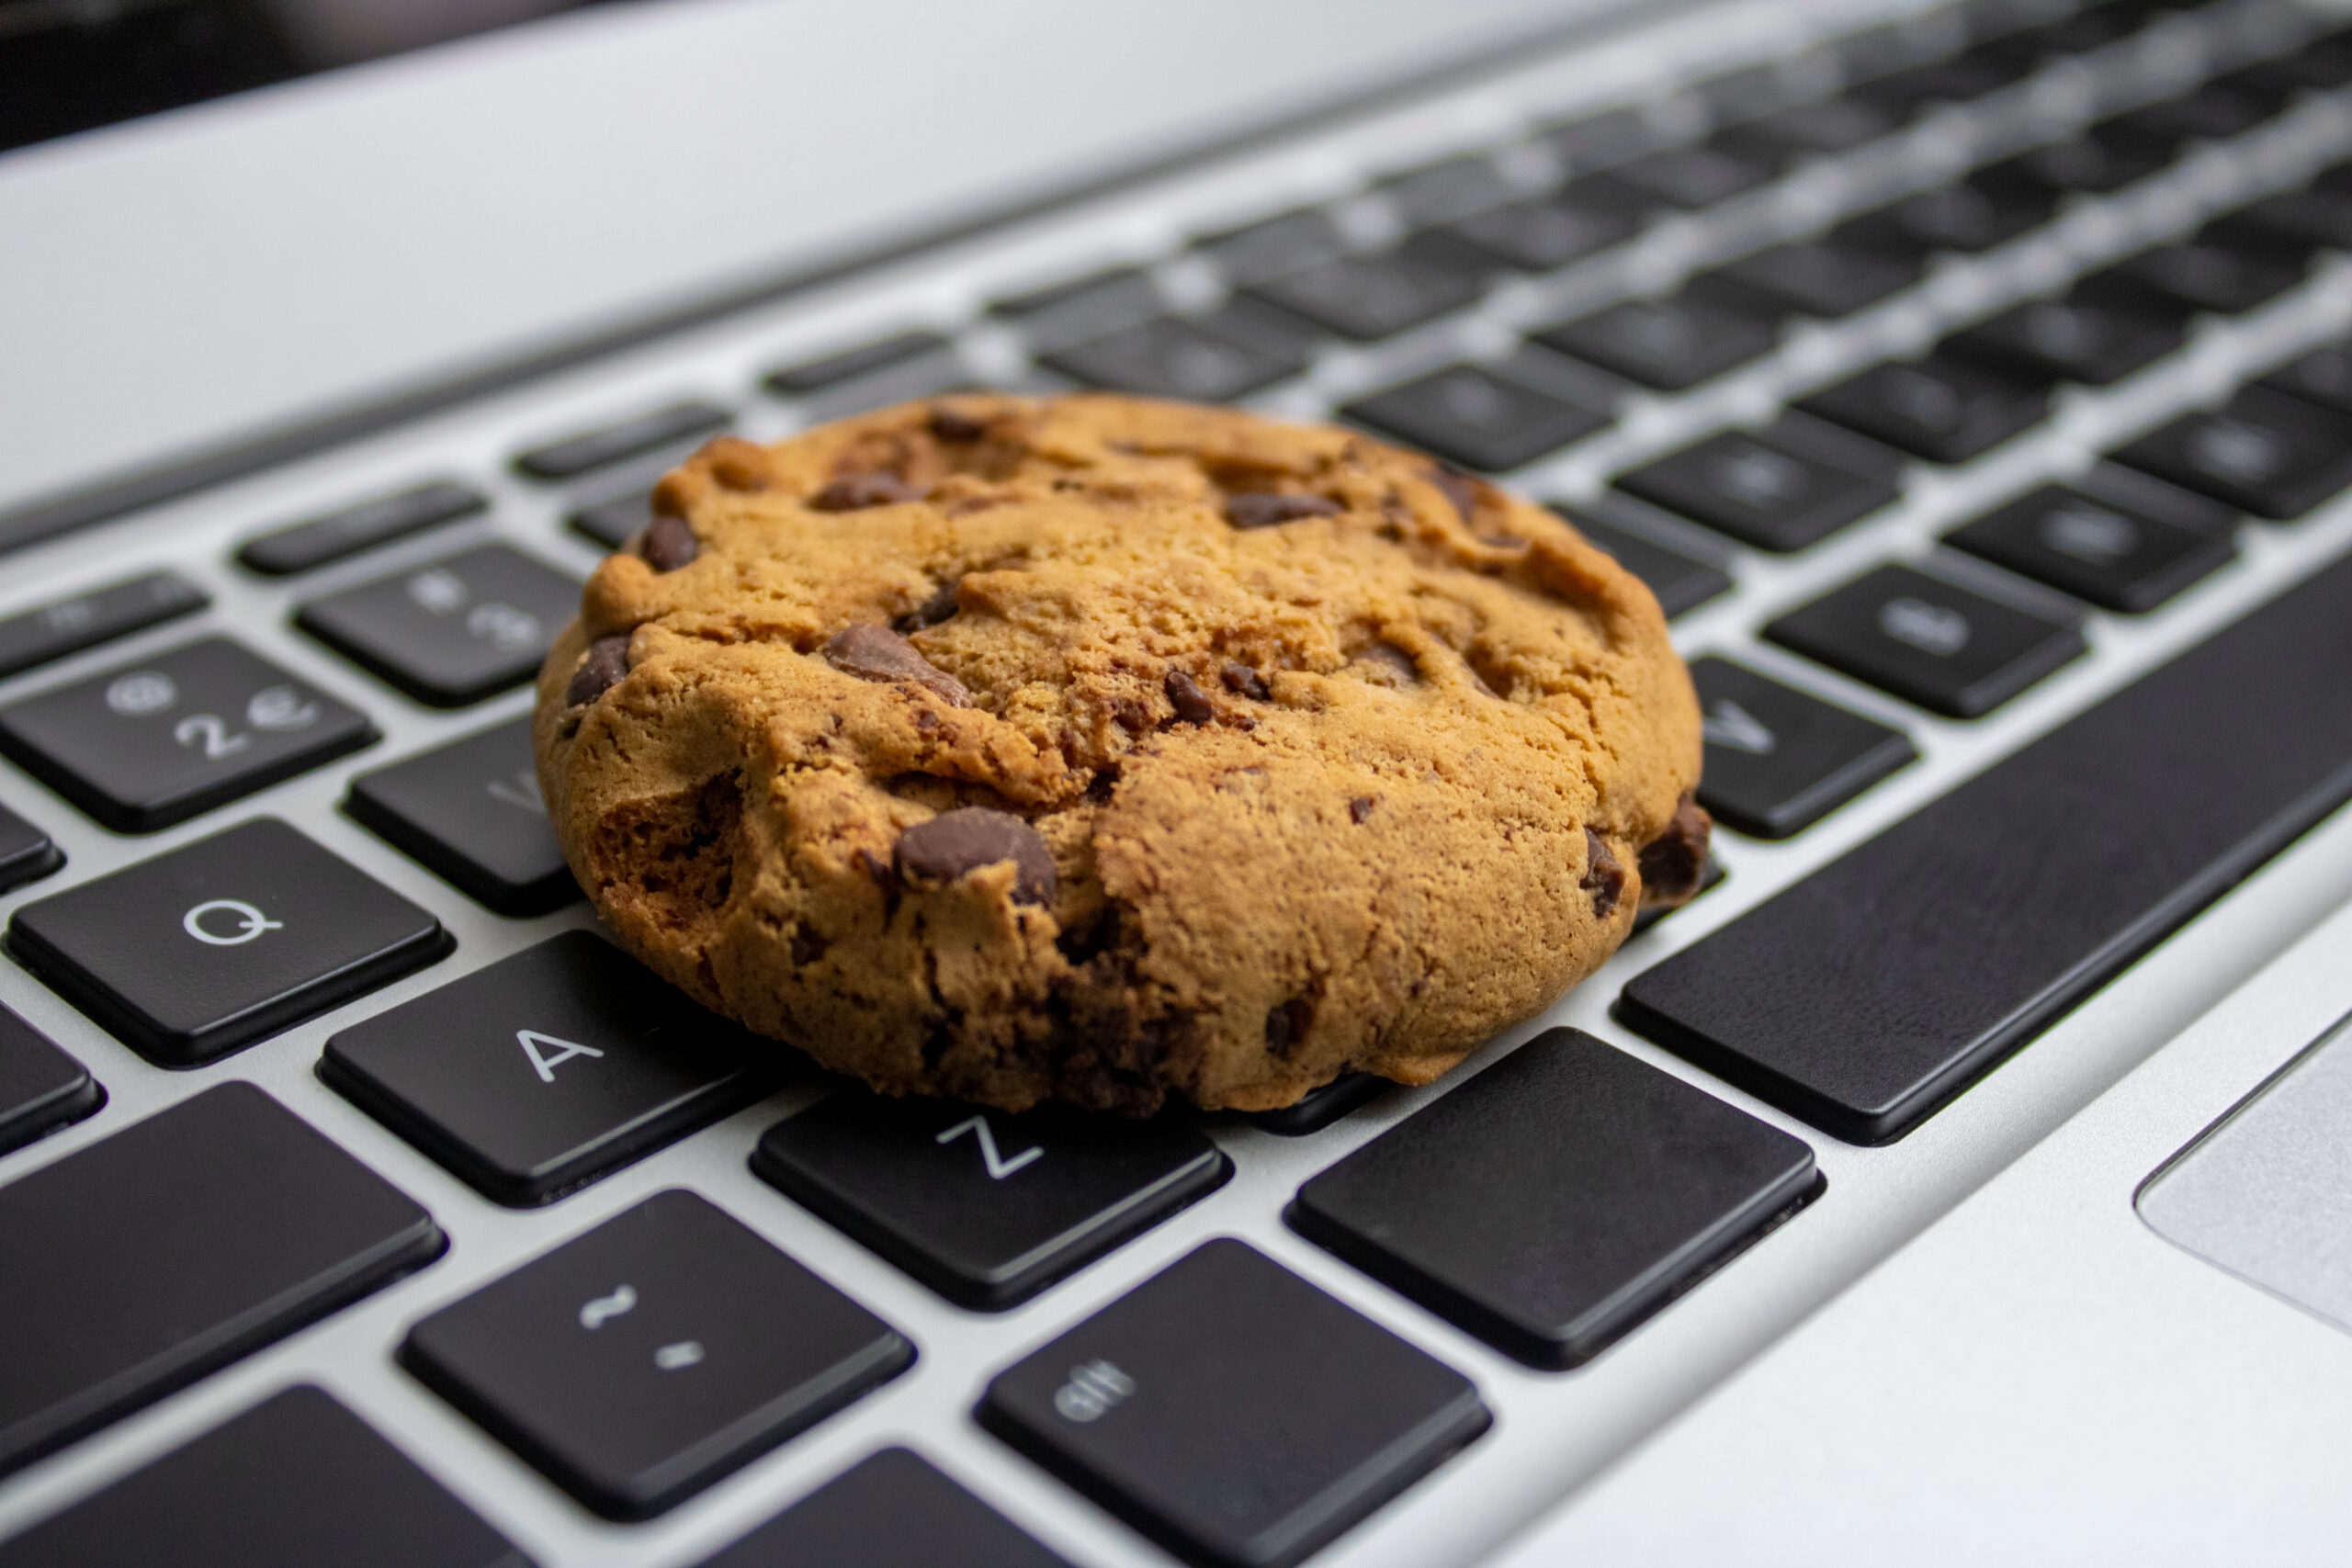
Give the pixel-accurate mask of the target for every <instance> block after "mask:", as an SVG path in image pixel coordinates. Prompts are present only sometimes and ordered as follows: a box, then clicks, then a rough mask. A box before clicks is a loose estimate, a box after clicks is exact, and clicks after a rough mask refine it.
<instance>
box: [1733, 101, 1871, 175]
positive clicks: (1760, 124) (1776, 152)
mask: <svg viewBox="0 0 2352 1568" xmlns="http://www.w3.org/2000/svg"><path fill="white" fill-rule="evenodd" d="M1894 129H1895V123H1894V117H1893V116H1891V115H1889V114H1888V113H1887V112H1886V111H1885V110H1883V109H1881V108H1879V107H1876V106H1874V105H1871V104H1866V103H1863V102H1861V101H1860V100H1859V99H1855V98H1823V99H1821V100H1820V101H1818V102H1815V103H1810V104H1798V105H1795V106H1793V107H1790V108H1784V109H1778V110H1775V111H1774V112H1773V113H1770V114H1768V115H1764V116H1762V117H1760V118H1756V119H1752V120H1749V121H1748V122H1747V124H1745V125H1742V126H1740V127H1738V128H1737V129H1736V130H1729V131H1726V132H1724V134H1723V135H1722V136H1721V137H1719V138H1717V141H1719V142H1720V143H1721V144H1722V145H1724V146H1725V147H1728V148H1731V149H1732V150H1734V151H1736V152H1744V153H1746V154H1747V155H1748V156H1749V157H1751V158H1754V159H1755V160H1756V161H1757V162H1758V163H1762V162H1766V161H1769V160H1772V159H1784V160H1790V159H1796V158H1802V157H1808V156H1810V157H1830V156H1834V155H1836V154H1838V153H1840V152H1852V151H1853V150H1854V149H1856V148H1857V147H1861V146H1865V145H1867V144H1869V143H1870V142H1872V141H1877V140H1878V139H1879V138H1880V137H1882V136H1886V135H1889V134H1891V133H1892V132H1893V131H1894Z"/></svg>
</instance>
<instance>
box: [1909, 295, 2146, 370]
mask: <svg viewBox="0 0 2352 1568" xmlns="http://www.w3.org/2000/svg"><path fill="white" fill-rule="evenodd" d="M2187 336H2188V334H2187V333H2186V332H2184V331H2183V329H2182V325H2181V322H2180V320H2179V318H2178V317H2177V316H2165V315H2145V314H2142V313H2140V312H2138V311H2132V310H2119V309H2116V308H2114V307H2112V306H2106V305H2095V304H2090V303H2086V302H2082V301H2076V300H2062V299H2037V300H2033V301H2031V302H2030V303H2027V304H2023V305H2018V306H2015V307H2012V308H2011V309H2009V310H2004V311H2002V312H2001V313H2000V314H1999V315H1997V316H1995V317H1994V318H1992V319H1991V320H1990V321H1979V322H1978V323H1977V324H1976V325H1974V326H1973V327H1970V328H1967V329H1966V330H1964V331H1962V332H1958V333H1953V334H1952V335H1951V337H1948V338H1946V339H1945V340H1944V341H1943V342H1942V343H1940V344H1938V345H1937V351H1938V352H1939V353H1942V354H1949V355H1952V356H1953V357H1955V358H1959V359H1966V360H1973V361H1974V362H1975V363H1977V364H1980V365H1985V366H1987V367H1991V368H1992V369H1994V370H1996V371H2002V372H2007V373H2008V374H2011V375H2014V376H2016V377H2017V378H2018V379H2020V380H2023V381H2028V382H2033V381H2051V380H2062V381H2080V382H2083V383H2084V384H2086V385H2087V386H2093V387H2104V386H2108V385H2109V384H2110V383H2113V382H2116V381H2120V380H2121V379H2122V378H2124V377H2126V376H2129V375H2131V373H2132V372H2133V371H2135V370H2140V369H2143V368H2144V367H2147V366H2149V365H2153V364H2154V363H2155V362H2156V361H2157V360H2159V359H2162V358H2163V357H2164V356H2165V355H2167V354H2170V353H2172V352H2173V350H2175V349H2177V348H2178V347H2179V346H2180V345H2181V344H2182V342H2183V341H2184V340H2185V339H2186V338H2187Z"/></svg>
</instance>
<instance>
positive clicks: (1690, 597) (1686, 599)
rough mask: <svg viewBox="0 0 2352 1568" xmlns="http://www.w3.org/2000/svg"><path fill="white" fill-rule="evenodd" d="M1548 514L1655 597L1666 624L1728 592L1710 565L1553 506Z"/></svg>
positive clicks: (1727, 580) (1719, 571)
mask: <svg viewBox="0 0 2352 1568" xmlns="http://www.w3.org/2000/svg"><path fill="white" fill-rule="evenodd" d="M1552 510H1554V511H1555V512H1557V513H1559V514H1560V515H1561V516H1563V517H1565V518H1566V519H1567V520H1568V522H1569V523H1570V524H1572V525H1574V526H1575V528H1576V531H1577V533H1579V534H1582V535H1583V536H1585V537H1586V538H1588V539H1589V540H1591V541H1592V542H1593V543H1594V544H1595V545H1598V546H1599V547H1600V548H1602V549H1604V550H1607V551H1608V552H1609V553H1610V554H1611V556H1614V557H1615V558H1616V559H1617V564H1618V565H1619V566H1622V567H1623V568H1624V569H1625V570H1627V571H1630V572H1632V573H1633V574H1634V576H1635V577H1638V578H1640V579H1641V580H1642V581H1643V582H1644V583H1645V584H1646V585H1647V586H1648V588H1649V591H1650V592H1653V593H1655V594H1657V604H1658V608H1659V609H1661V610H1664V611H1665V612H1666V614H1667V618H1668V619H1669V620H1671V619H1672V618H1673V617H1675V616H1677V615H1681V614H1682V613H1683V612H1685V611H1686V610H1693V609H1696V608H1698V607H1699V606H1700V605H1702V604H1705V603H1706V602H1707V601H1708V600H1710V599H1713V597H1715V596H1716V595H1717V594H1719V593H1727V592H1730V591H1731V574H1730V573H1728V572H1726V571H1724V569H1723V568H1721V567H1719V566H1716V565H1715V564H1714V563H1713V562H1712V561H1703V560H1700V559H1698V558H1695V557H1692V556H1687V555H1684V554H1683V553H1682V552H1681V551H1680V550H1678V549H1675V548H1672V547H1669V546H1667V545H1661V544H1659V543H1658V542H1657V540H1655V539H1653V538H1650V537H1649V536H1647V535H1644V534H1636V533H1634V532H1632V531H1631V530H1630V529H1625V528H1620V527H1618V526H1616V525H1614V524H1611V523H1604V522H1602V521H1601V520H1600V519H1599V518H1598V517H1592V516H1589V515H1587V514H1586V513H1582V512H1578V511H1577V510H1575V509H1573V508H1571V507H1567V506H1562V505H1555V506H1554V507H1553V509H1552Z"/></svg>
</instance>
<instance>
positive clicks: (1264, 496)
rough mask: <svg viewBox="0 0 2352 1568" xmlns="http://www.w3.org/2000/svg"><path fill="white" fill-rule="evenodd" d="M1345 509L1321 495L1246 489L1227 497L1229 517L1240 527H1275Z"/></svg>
mask: <svg viewBox="0 0 2352 1568" xmlns="http://www.w3.org/2000/svg"><path fill="white" fill-rule="evenodd" d="M1341 510H1342V508H1341V507H1340V503H1339V502H1336V501H1326V500H1324V499H1323V497H1321V496H1319V495H1275V494H1273V493H1272V492H1271V491H1242V492H1241V493H1240V494H1239V495H1228V496H1227V497H1226V498H1225V520H1226V521H1227V523H1230V524H1232V525H1234V526H1235V527H1237V528H1271V527H1272V526H1273V525H1275V524H1277V523H1295V522H1297V521H1298V520H1299V519H1300V518H1302V517H1333V516H1337V515H1338V514H1339V513H1340V511H1341Z"/></svg>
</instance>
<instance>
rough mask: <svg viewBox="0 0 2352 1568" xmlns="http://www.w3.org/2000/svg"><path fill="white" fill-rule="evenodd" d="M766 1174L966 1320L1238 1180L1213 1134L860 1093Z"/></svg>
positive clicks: (766, 1157) (806, 1119)
mask: <svg viewBox="0 0 2352 1568" xmlns="http://www.w3.org/2000/svg"><path fill="white" fill-rule="evenodd" d="M752 1171H753V1173H754V1174H756V1175H757V1176H759V1177H760V1179H762V1180H763V1181H766V1182H767V1183H768V1184H769V1185H771V1186H773V1187H775V1189H776V1190H779V1191H781V1192H783V1193H784V1194H785V1195H786V1197H788V1198H791V1199H793V1200H794V1201H797V1202H798V1203H799V1204H800V1205H801V1207H803V1208H805V1209H809V1210H812V1211H814V1212H815V1213H817V1214H819V1215H820V1216H821V1217H822V1218H824V1219H825V1220H827V1221H829V1222H831V1224H834V1225H836V1226H838V1227H840V1228H841V1229H842V1230H844V1231H846V1232H848V1233H849V1234H850V1235H852V1236H854V1237H855V1238H856V1239H857V1240H858V1241H859V1242H860V1243H862V1244H863V1245H865V1247H870V1248H872V1249H873V1250H874V1251H876V1252H878V1253H880V1254H881V1255H882V1256H883V1257H885V1258H888V1259H889V1260H890V1261H891V1262H893V1263H895V1264H897V1265H898V1266H899V1268H901V1269H905V1270H906V1271H907V1272H908V1273H910V1274H912V1275H913V1276H914V1277H915V1278H916V1279H918V1280H922V1282H923V1283H924V1284H926V1285H929V1286H930V1287H931V1288H932V1289H933V1290H934V1291H937V1292H939V1293H940V1294H941V1295H943V1296H945V1297H946V1298H947V1299H948V1300H949V1301H951V1302H954V1303H956V1305H958V1306H963V1307H970V1308H972V1309H973V1310H975V1311H978V1312H1002V1311H1004V1310H1005V1309H1006V1308H1008V1307H1012V1306H1018V1305H1019V1304H1020V1303H1023V1302H1025V1301H1027V1300H1029V1298H1031V1297H1032V1296H1035V1295H1037V1294H1039V1293H1040V1292H1044V1291H1045V1290H1046V1289H1047V1288H1049V1287H1051V1286H1053V1285H1056V1284H1058V1283H1059V1282H1060V1281H1061V1280H1065V1279H1067V1278H1069V1276H1070V1275H1071V1274H1073V1273H1075V1272H1077V1270H1078V1269H1080V1268H1082V1267H1084V1266H1085V1265H1086V1264H1088V1263H1091V1262H1092V1261H1093V1260H1094V1259H1095V1258H1100V1257H1102V1256H1103V1254H1104V1253H1107V1252H1110V1251H1112V1250H1114V1248H1117V1247H1124V1246H1125V1245H1126V1244H1127V1243H1128V1242H1130V1241H1132V1240H1134V1239H1135V1238H1136V1236H1138V1235H1142V1234H1143V1233H1144V1232H1145V1231H1148V1230H1149V1229H1151V1228H1152V1227H1153V1226H1154V1225H1157V1224H1159V1222H1160V1221H1162V1220H1164V1219H1167V1218H1168V1217H1169V1216H1170V1215H1171V1214H1174V1213H1177V1212H1178V1211H1179V1210H1181V1209H1184V1208H1187V1207H1190V1206H1191V1205H1192V1204H1193V1203H1195V1202H1197V1201H1200V1200H1201V1199H1203V1198H1204V1197H1206V1196H1207V1195H1208V1194H1209V1193H1211V1192H1213V1191H1215V1190H1216V1189H1218V1188H1219V1187H1222V1186H1224V1185H1225V1183H1226V1182H1227V1180H1228V1179H1231V1177H1232V1175H1233V1166H1232V1163H1231V1162H1230V1161H1228V1160H1227V1158H1226V1157H1225V1156H1224V1155H1222V1154H1220V1153H1218V1152H1217V1147H1216V1145H1215V1144H1212V1143H1210V1142H1209V1141H1208V1139H1207V1138H1205V1137H1204V1136H1203V1135H1202V1134H1201V1133H1200V1131H1199V1130H1198V1129H1197V1128H1194V1127H1192V1126H1188V1125H1186V1124H1185V1123H1183V1122H1180V1121H1176V1120H1174V1119H1171V1118H1169V1117H1160V1118H1158V1119H1156V1120H1154V1121H1149V1122H1125V1121H1115V1120H1112V1119H1109V1118H1105V1117H1101V1116H1090V1115H1085V1114H1080V1113H1065V1112H1061V1111H1030V1112H1028V1113H1027V1114H1025V1115H1021V1116H1007V1115H1005V1114H1003V1113H1002V1112H997V1111H979V1110H977V1109H975V1108H974V1107H972V1106H969V1105H966V1104H962V1103H960V1102H958V1101H955V1100H886V1099H883V1098H881V1097H879V1096H876V1095H872V1094H867V1093H864V1092H862V1091H859V1090H854V1089H853V1090H847V1091H844V1092H842V1093H840V1094H836V1095H834V1096H832V1097H831V1099H828V1100H824V1101H823V1102H822V1103H820V1104H818V1105H816V1106H813V1107H811V1108H810V1109H809V1110H807V1111H801V1112H800V1113H799V1114H798V1115H797V1116H793V1117H791V1118H789V1119H788V1120H786V1121H783V1122H777V1123H776V1124H775V1126H773V1127H771V1128H769V1129H768V1131H767V1134H766V1135H765V1136H764V1137H763V1138H761V1140H760V1145H759V1147H758V1148H757V1149H756V1150H754V1151H753V1152H752Z"/></svg>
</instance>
